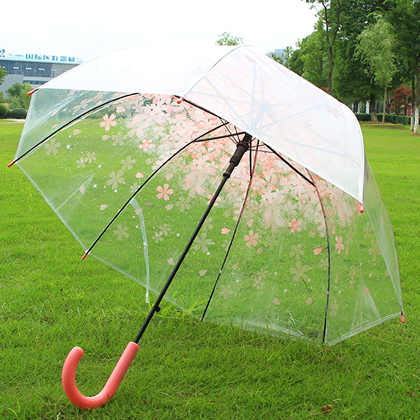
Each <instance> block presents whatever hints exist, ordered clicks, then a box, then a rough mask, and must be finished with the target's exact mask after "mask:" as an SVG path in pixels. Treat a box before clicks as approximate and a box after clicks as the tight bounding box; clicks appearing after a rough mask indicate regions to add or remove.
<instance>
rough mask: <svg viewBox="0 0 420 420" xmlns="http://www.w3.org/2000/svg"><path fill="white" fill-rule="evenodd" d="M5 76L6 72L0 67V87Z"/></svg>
mask: <svg viewBox="0 0 420 420" xmlns="http://www.w3.org/2000/svg"><path fill="white" fill-rule="evenodd" d="M6 74H7V71H6V70H3V69H2V68H1V67H0V85H1V84H2V83H3V82H4V78H5V77H6Z"/></svg>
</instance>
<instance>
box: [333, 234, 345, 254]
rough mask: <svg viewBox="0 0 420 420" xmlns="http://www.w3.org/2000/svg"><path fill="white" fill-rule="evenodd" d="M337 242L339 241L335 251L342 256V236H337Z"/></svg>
mask: <svg viewBox="0 0 420 420" xmlns="http://www.w3.org/2000/svg"><path fill="white" fill-rule="evenodd" d="M335 240H336V241H337V243H336V244H335V249H336V250H338V253H339V254H341V251H343V250H344V244H343V238H342V237H341V236H336V237H335Z"/></svg>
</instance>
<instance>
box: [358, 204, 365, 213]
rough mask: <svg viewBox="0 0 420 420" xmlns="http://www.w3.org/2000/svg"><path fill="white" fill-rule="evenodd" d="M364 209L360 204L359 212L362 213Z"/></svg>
mask: <svg viewBox="0 0 420 420" xmlns="http://www.w3.org/2000/svg"><path fill="white" fill-rule="evenodd" d="M364 211H365V206H364V205H363V204H360V206H359V213H363V212H364Z"/></svg>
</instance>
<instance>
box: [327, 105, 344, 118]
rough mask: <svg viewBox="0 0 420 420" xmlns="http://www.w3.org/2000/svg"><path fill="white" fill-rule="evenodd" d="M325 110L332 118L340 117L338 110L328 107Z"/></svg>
mask: <svg viewBox="0 0 420 420" xmlns="http://www.w3.org/2000/svg"><path fill="white" fill-rule="evenodd" d="M325 110H326V111H327V112H329V113H330V114H333V115H334V117H336V118H340V117H341V113H340V110H339V109H337V108H332V107H330V106H329V105H327V106H326V107H325Z"/></svg>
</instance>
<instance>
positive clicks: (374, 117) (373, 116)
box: [369, 93, 378, 121]
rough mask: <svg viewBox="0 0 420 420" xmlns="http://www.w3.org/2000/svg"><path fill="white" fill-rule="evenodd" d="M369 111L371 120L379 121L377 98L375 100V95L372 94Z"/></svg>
mask: <svg viewBox="0 0 420 420" xmlns="http://www.w3.org/2000/svg"><path fill="white" fill-rule="evenodd" d="M369 111H370V120H371V121H378V115H377V114H376V98H375V94H374V93H371V94H370V99H369Z"/></svg>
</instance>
